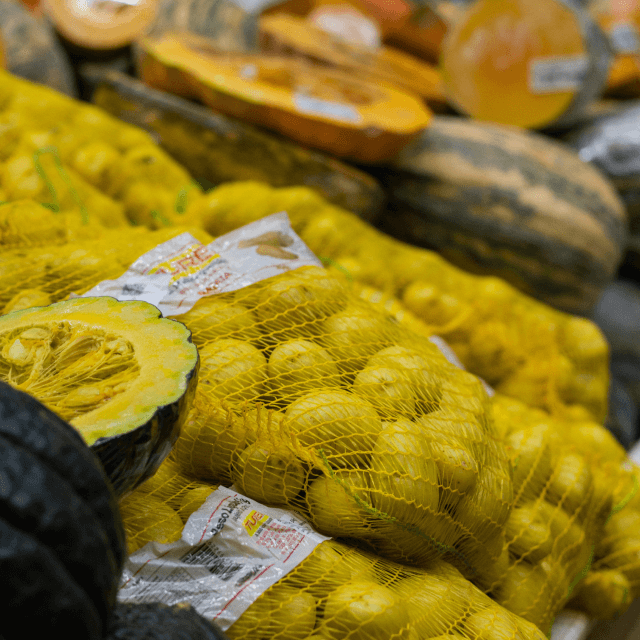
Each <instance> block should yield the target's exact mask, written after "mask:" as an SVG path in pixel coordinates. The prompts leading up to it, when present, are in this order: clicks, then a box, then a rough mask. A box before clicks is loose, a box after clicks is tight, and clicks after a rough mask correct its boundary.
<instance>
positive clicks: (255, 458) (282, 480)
mask: <svg viewBox="0 0 640 640" xmlns="http://www.w3.org/2000/svg"><path fill="white" fill-rule="evenodd" d="M231 479H232V480H233V482H234V484H235V485H236V486H237V487H238V490H239V491H240V493H243V494H244V495H246V496H248V497H249V498H252V499H253V500H257V501H258V502H262V503H264V504H267V505H286V504H288V503H290V502H291V501H292V500H293V499H294V498H295V497H296V496H297V495H298V493H300V491H301V490H302V487H303V486H304V483H305V479H306V471H305V468H304V466H303V465H302V463H301V462H300V460H298V458H296V456H295V455H294V453H293V452H292V451H291V449H290V448H289V447H287V446H286V444H285V443H284V442H283V441H280V442H278V441H277V440H273V441H271V442H269V441H264V440H259V441H258V442H256V443H254V444H251V445H249V446H248V447H247V448H246V449H245V450H244V451H243V452H242V453H241V454H240V455H239V456H238V458H237V459H236V460H235V461H234V462H233V463H232V464H231Z"/></svg>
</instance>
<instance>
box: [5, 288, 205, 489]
mask: <svg viewBox="0 0 640 640" xmlns="http://www.w3.org/2000/svg"><path fill="white" fill-rule="evenodd" d="M197 367H198V354H197V351H196V347H195V346H194V345H193V344H192V342H191V333H190V331H189V330H188V329H187V328H186V327H185V326H184V325H183V324H181V323H179V322H176V321H175V320H169V319H166V318H161V317H160V311H159V310H158V309H157V308H156V307H154V306H153V305H150V304H148V303H146V302H137V301H132V302H118V301H117V300H115V299H113V298H108V297H100V298H77V299H73V300H67V301H63V302H57V303H55V304H52V305H49V306H47V307H35V308H31V309H26V310H23V311H15V312H12V313H9V314H7V315H4V316H1V317H0V380H3V381H5V382H8V383H9V384H11V385H12V386H14V387H16V388H18V389H21V390H23V391H26V392H28V393H30V394H31V395H33V396H35V397H36V398H38V399H39V400H40V401H41V402H43V403H44V404H45V405H46V406H48V407H49V408H50V409H52V410H53V411H55V412H56V413H57V414H59V415H60V416H62V417H63V418H64V419H66V420H68V421H69V422H70V423H71V424H72V425H73V426H74V427H75V428H76V429H77V430H78V431H79V432H80V434H81V435H82V437H83V439H84V441H85V442H86V443H87V444H89V445H90V446H91V447H92V449H93V450H94V452H95V453H96V454H97V455H98V457H99V458H100V460H101V462H102V464H103V466H104V468H105V470H106V472H107V475H108V476H109V478H110V480H111V481H112V483H113V485H114V488H115V490H116V492H117V493H118V494H122V493H124V492H126V491H128V490H130V489H132V488H134V487H135V486H137V485H138V484H140V483H141V482H142V481H144V480H145V479H146V478H148V477H149V476H150V475H151V474H152V473H153V472H154V471H155V470H156V469H157V468H158V466H159V465H160V463H161V462H162V460H163V459H164V458H165V456H166V455H167V454H168V452H169V450H170V448H171V446H172V444H173V442H174V441H175V439H176V438H177V437H178V434H179V429H180V424H181V419H182V417H183V416H184V415H185V414H186V412H187V411H188V405H189V403H190V399H191V392H192V391H193V389H194V388H195V383H196V371H197Z"/></svg>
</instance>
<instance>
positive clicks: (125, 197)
mask: <svg viewBox="0 0 640 640" xmlns="http://www.w3.org/2000/svg"><path fill="white" fill-rule="evenodd" d="M0 80H1V83H2V88H1V89H0V142H1V143H2V144H0V147H1V149H0V160H1V161H2V166H1V167H0V194H1V195H2V198H1V199H2V200H4V201H15V200H20V199H30V200H35V201H37V202H42V203H44V204H46V205H47V206H49V207H50V208H52V209H53V210H54V211H61V210H63V211H64V210H70V211H75V212H78V213H81V214H82V215H83V216H87V212H88V211H91V213H92V217H93V220H94V221H95V220H99V221H100V223H101V224H102V225H104V226H106V227H118V226H123V225H127V224H129V223H131V224H136V225H145V226H148V227H150V228H152V229H158V228H162V227H165V226H170V225H173V224H188V223H187V222H186V218H185V216H184V212H185V209H186V204H187V202H188V201H189V200H193V199H195V198H197V197H198V196H199V195H200V193H201V189H200V187H199V186H198V185H197V184H196V183H195V182H194V181H193V180H192V179H191V176H190V175H189V174H188V173H187V171H186V170H185V169H184V168H182V167H181V166H180V165H179V164H178V163H176V162H174V161H173V160H172V159H171V158H170V157H169V156H168V155H167V154H166V153H165V152H164V151H162V149H160V147H159V146H158V145H157V144H156V143H155V142H154V140H153V138H152V137H151V136H150V135H149V134H147V133H145V132H144V131H142V130H141V129H138V128H136V127H133V126H130V125H127V124H125V123H123V122H121V121H119V120H117V119H115V118H113V117H111V116H109V115H108V114H106V113H105V112H103V111H102V110H100V109H98V108H96V107H94V106H91V105H89V104H86V103H82V102H79V101H76V100H73V99H71V98H69V97H67V96H64V95H62V94H59V93H57V92H55V91H53V90H51V89H49V88H47V87H43V86H40V85H36V84H32V83H30V82H28V81H26V80H22V79H19V78H16V77H14V76H12V75H11V74H9V73H6V72H2V75H1V76H0Z"/></svg>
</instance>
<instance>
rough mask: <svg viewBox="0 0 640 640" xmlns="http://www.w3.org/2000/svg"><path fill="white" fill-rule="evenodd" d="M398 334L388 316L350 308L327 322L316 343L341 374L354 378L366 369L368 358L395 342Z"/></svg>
mask: <svg viewBox="0 0 640 640" xmlns="http://www.w3.org/2000/svg"><path fill="white" fill-rule="evenodd" d="M398 333H399V328H398V325H397V322H396V321H395V320H394V319H393V318H392V317H391V316H387V315H383V314H379V313H376V312H374V311H373V310H372V309H371V308H367V307H363V306H353V307H347V308H346V309H345V310H344V311H339V312H338V313H335V314H334V315H332V316H331V317H329V318H327V320H326V321H325V322H324V323H323V325H322V334H321V335H320V337H319V338H318V339H319V341H320V343H321V344H322V345H323V346H324V347H325V349H327V351H328V352H329V354H330V355H331V357H332V358H333V359H334V360H335V361H336V363H337V365H338V368H339V369H340V371H341V372H343V373H346V374H354V373H356V372H357V371H360V370H361V369H363V368H364V367H365V365H366V363H367V360H368V358H369V357H370V356H372V355H373V354H374V353H376V352H377V351H380V349H382V348H384V347H387V346H389V345H390V344H391V343H392V342H394V340H395V338H396V336H397V335H398Z"/></svg>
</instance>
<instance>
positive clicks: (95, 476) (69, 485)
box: [0, 383, 124, 640]
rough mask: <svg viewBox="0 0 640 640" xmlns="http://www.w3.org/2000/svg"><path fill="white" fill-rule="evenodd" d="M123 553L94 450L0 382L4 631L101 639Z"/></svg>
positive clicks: (8, 636) (0, 627) (14, 635)
mask: <svg viewBox="0 0 640 640" xmlns="http://www.w3.org/2000/svg"><path fill="white" fill-rule="evenodd" d="M123 562H124V531H123V527H122V521H121V519H120V515H119V512H118V505H117V503H116V500H115V497H114V493H113V491H112V489H111V487H110V486H109V482H108V481H107V478H106V476H105V474H104V471H103V470H102V468H101V466H100V463H99V461H98V459H97V458H96V457H95V455H93V454H92V453H91V451H90V449H89V448H88V447H87V446H86V444H85V443H84V442H83V441H82V438H81V437H80V436H79V434H78V433H77V431H75V429H73V428H72V427H71V426H70V425H69V424H68V423H66V422H65V421H64V420H62V419H61V418H59V417H58V416H56V415H55V414H54V413H53V412H52V411H50V410H49V409H47V408H46V407H45V406H43V405H42V404H41V403H40V402H38V401H37V400H36V399H35V398H33V397H31V396H30V395H28V394H26V393H23V392H21V391H18V390H16V389H14V388H12V387H11V386H9V385H7V384H4V383H0V575H1V576H2V580H0V601H1V602H2V612H3V613H2V623H1V624H0V636H2V638H3V639H4V640H13V639H16V640H17V639H20V640H22V638H40V637H47V636H51V637H55V635H56V632H58V633H60V636H59V637H62V638H67V639H68V640H99V639H100V638H102V637H103V633H104V632H105V631H106V630H107V628H108V626H109V618H110V615H111V611H112V609H113V607H114V605H115V601H116V592H117V588H118V583H119V581H120V575H121V572H122V566H123Z"/></svg>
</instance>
